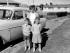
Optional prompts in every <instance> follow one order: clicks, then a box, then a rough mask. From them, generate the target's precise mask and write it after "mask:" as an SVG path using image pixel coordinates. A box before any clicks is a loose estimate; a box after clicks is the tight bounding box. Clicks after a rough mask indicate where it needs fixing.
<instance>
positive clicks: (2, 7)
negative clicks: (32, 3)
mask: <svg viewBox="0 0 70 53" xmlns="http://www.w3.org/2000/svg"><path fill="white" fill-rule="evenodd" d="M0 9H8V10H20V9H21V10H28V8H23V7H14V6H0Z"/></svg>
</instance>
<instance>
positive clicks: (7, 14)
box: [0, 9, 12, 19]
mask: <svg viewBox="0 0 70 53" xmlns="http://www.w3.org/2000/svg"><path fill="white" fill-rule="evenodd" d="M11 15H12V11H11V10H7V9H0V19H10V18H11Z"/></svg>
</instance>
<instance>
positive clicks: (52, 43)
mask: <svg viewBox="0 0 70 53" xmlns="http://www.w3.org/2000/svg"><path fill="white" fill-rule="evenodd" d="M57 25H58V24H57ZM69 32H70V19H68V20H66V21H65V22H64V23H63V24H62V25H60V26H59V27H58V28H56V29H55V30H53V32H52V33H51V34H49V40H48V41H46V45H45V46H44V47H43V49H42V52H41V53H70V35H69V34H70V33H69ZM1 53H33V52H32V49H31V50H30V51H26V52H25V51H24V42H20V43H18V44H16V45H15V46H13V47H10V46H9V47H8V48H7V49H5V50H4V51H2V52H1ZM35 53H39V52H38V50H36V52H35Z"/></svg>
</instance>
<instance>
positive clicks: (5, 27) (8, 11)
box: [0, 6, 28, 43]
mask: <svg viewBox="0 0 70 53" xmlns="http://www.w3.org/2000/svg"><path fill="white" fill-rule="evenodd" d="M27 10H28V9H25V8H22V7H13V6H0V37H1V38H2V39H3V41H4V43H7V42H11V41H13V40H16V39H18V38H21V37H22V28H21V26H22V24H24V16H23V11H24V13H25V12H27Z"/></svg>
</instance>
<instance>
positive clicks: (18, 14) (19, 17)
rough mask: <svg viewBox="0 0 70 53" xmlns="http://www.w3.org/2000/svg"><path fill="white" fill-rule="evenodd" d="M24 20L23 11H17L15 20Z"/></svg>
mask: <svg viewBox="0 0 70 53" xmlns="http://www.w3.org/2000/svg"><path fill="white" fill-rule="evenodd" d="M21 18H23V11H21V10H17V11H15V12H14V16H13V18H12V19H13V20H17V19H21Z"/></svg>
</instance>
